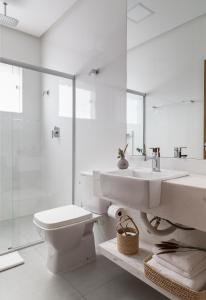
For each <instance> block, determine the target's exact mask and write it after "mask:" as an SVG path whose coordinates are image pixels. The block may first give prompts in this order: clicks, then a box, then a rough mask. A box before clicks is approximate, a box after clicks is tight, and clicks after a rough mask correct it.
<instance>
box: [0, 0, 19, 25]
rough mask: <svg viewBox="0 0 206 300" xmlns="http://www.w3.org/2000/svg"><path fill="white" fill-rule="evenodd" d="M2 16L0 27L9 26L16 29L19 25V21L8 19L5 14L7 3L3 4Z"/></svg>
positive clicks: (0, 17)
mask: <svg viewBox="0 0 206 300" xmlns="http://www.w3.org/2000/svg"><path fill="white" fill-rule="evenodd" d="M3 5H4V14H0V25H3V26H9V27H16V26H17V25H18V23H19V21H18V20H17V19H15V18H12V17H9V16H7V14H6V10H7V5H8V4H7V3H6V2H4V3H3Z"/></svg>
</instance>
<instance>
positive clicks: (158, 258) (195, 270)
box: [153, 253, 206, 279]
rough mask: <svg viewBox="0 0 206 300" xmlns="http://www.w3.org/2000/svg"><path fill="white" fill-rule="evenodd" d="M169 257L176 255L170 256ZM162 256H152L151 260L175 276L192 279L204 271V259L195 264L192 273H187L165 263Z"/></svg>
mask: <svg viewBox="0 0 206 300" xmlns="http://www.w3.org/2000/svg"><path fill="white" fill-rule="evenodd" d="M171 255H176V253H174V254H171ZM161 257H162V255H154V256H153V258H154V260H155V261H156V262H157V263H159V264H160V265H162V266H163V267H165V268H167V269H169V270H171V271H174V272H176V273H177V274H179V275H181V276H184V277H186V278H190V279H191V278H194V277H195V276H197V275H198V274H200V273H201V272H202V271H204V270H206V258H204V259H203V260H202V261H201V262H200V263H199V264H197V265H196V266H195V267H194V268H193V270H192V273H188V272H185V271H183V270H182V269H180V268H179V267H178V268H177V267H176V266H175V265H173V264H172V263H170V262H167V261H166V260H164V259H162V258H161Z"/></svg>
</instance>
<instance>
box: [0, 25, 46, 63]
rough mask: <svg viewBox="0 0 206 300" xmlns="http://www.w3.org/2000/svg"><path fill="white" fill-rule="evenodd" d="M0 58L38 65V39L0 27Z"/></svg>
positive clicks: (39, 57)
mask: <svg viewBox="0 0 206 300" xmlns="http://www.w3.org/2000/svg"><path fill="white" fill-rule="evenodd" d="M0 57H4V58H9V59H14V60H18V61H22V62H25V63H29V64H33V65H40V63H41V47H40V39H39V38H37V37H34V36H32V35H29V34H26V33H23V32H20V31H17V30H13V29H10V28H7V27H4V26H0Z"/></svg>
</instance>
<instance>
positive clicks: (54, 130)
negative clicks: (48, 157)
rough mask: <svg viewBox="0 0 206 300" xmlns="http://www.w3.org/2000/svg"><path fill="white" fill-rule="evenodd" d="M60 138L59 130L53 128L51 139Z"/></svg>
mask: <svg viewBox="0 0 206 300" xmlns="http://www.w3.org/2000/svg"><path fill="white" fill-rule="evenodd" d="M59 137H60V128H59V127H57V126H55V127H54V129H53V130H52V138H59Z"/></svg>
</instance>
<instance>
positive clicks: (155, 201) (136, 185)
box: [100, 168, 189, 210]
mask: <svg viewBox="0 0 206 300" xmlns="http://www.w3.org/2000/svg"><path fill="white" fill-rule="evenodd" d="M188 175H189V174H188V173H187V172H183V171H175V170H161V171H160V172H152V171H151V169H149V168H147V169H146V168H145V169H127V170H117V171H112V172H106V173H100V185H101V191H102V196H103V197H104V198H106V199H109V200H110V201H112V202H115V203H117V204H122V205H125V206H128V207H131V208H134V209H138V210H144V209H148V208H154V207H157V206H159V205H160V199H161V183H162V181H164V180H169V179H174V178H179V177H184V176H188Z"/></svg>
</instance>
